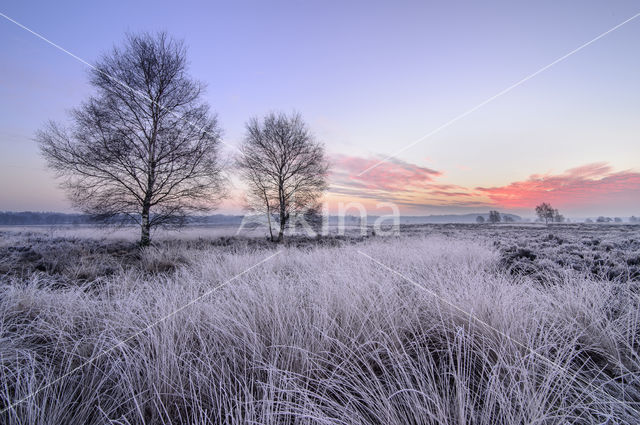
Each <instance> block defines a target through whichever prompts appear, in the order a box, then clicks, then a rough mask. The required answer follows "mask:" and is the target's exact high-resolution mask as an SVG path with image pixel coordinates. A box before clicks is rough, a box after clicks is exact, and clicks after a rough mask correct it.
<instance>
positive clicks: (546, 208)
mask: <svg viewBox="0 0 640 425" xmlns="http://www.w3.org/2000/svg"><path fill="white" fill-rule="evenodd" d="M556 214H558V215H559V213H558V210H555V209H553V207H552V206H551V204H549V203H546V202H543V203H541V204H540V205H538V206H537V207H536V215H537V216H538V218H539V219H540V220H541V221H544V224H548V223H549V221H553V220H554V217H555V216H556Z"/></svg>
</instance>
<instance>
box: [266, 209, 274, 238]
mask: <svg viewBox="0 0 640 425" xmlns="http://www.w3.org/2000/svg"><path fill="white" fill-rule="evenodd" d="M267 221H268V222H269V237H270V240H271V242H273V229H272V228H271V208H269V204H267Z"/></svg>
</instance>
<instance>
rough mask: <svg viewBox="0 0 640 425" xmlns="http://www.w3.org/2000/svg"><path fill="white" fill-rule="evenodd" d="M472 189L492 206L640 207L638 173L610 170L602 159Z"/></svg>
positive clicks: (514, 207)
mask: <svg viewBox="0 0 640 425" xmlns="http://www.w3.org/2000/svg"><path fill="white" fill-rule="evenodd" d="M476 190H477V191H479V192H481V193H483V194H486V195H487V196H488V197H489V199H491V201H492V202H494V203H495V204H496V205H499V206H501V207H504V208H512V209H525V208H533V207H534V206H535V205H537V204H539V203H540V202H550V203H552V204H553V205H554V206H557V207H558V208H566V209H571V210H576V209H579V208H585V207H591V208H593V207H597V206H602V207H603V209H604V207H605V206H613V207H614V208H619V207H622V206H626V207H634V206H637V207H639V208H640V173H638V172H636V171H632V170H624V171H617V172H614V171H613V168H612V167H611V166H610V165H609V164H607V163H604V162H600V163H593V164H587V165H584V166H581V167H577V168H571V169H569V170H567V171H565V172H564V173H561V174H555V175H553V174H543V175H539V174H534V175H532V176H530V177H529V178H528V179H527V180H524V181H518V182H512V183H510V184H508V185H505V186H499V187H489V188H485V187H477V188H476ZM612 204H613V205H612Z"/></svg>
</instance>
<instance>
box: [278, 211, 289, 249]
mask: <svg viewBox="0 0 640 425" xmlns="http://www.w3.org/2000/svg"><path fill="white" fill-rule="evenodd" d="M286 223H287V222H286V220H285V218H284V215H283V214H280V231H279V232H278V242H282V240H283V239H284V227H285V225H286Z"/></svg>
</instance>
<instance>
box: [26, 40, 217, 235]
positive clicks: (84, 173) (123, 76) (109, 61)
mask: <svg viewBox="0 0 640 425" xmlns="http://www.w3.org/2000/svg"><path fill="white" fill-rule="evenodd" d="M90 82H91V85H92V86H93V87H94V88H95V91H96V93H95V95H94V96H92V97H91V98H89V100H87V101H86V102H85V103H83V104H82V105H81V106H80V107H79V108H77V109H75V110H74V111H73V112H72V116H71V118H72V123H73V124H72V125H71V126H70V127H69V128H64V127H62V126H60V125H58V124H56V123H53V122H51V123H49V125H48V126H47V127H46V128H45V129H44V130H42V131H40V132H39V133H38V135H37V140H38V142H39V144H40V148H41V152H42V154H43V155H44V157H45V158H46V160H47V162H48V165H49V166H50V168H52V169H53V170H54V171H55V172H56V173H57V175H58V177H60V178H62V186H63V187H64V188H65V189H66V191H67V193H68V195H69V198H70V199H71V201H72V202H73V204H74V206H75V207H77V208H79V209H80V210H82V211H84V212H85V213H88V214H91V215H93V216H96V217H98V218H101V219H104V220H110V221H113V220H114V219H115V218H118V217H128V220H135V221H136V222H137V223H139V225H140V227H141V237H140V243H141V245H143V246H144V245H148V244H149V242H150V230H151V229H152V228H153V227H155V226H166V225H180V224H182V223H183V222H184V218H185V216H186V214H189V213H194V212H201V211H207V210H210V209H213V208H214V207H215V206H216V205H217V203H218V201H219V200H220V199H221V198H222V197H223V195H224V184H223V182H224V179H223V177H222V173H221V171H222V170H221V165H220V160H219V145H220V143H221V131H220V129H219V127H218V123H217V119H216V117H215V115H214V114H212V113H210V110H209V106H208V105H207V104H206V103H205V102H203V101H202V93H203V89H204V87H203V85H202V84H201V83H199V82H197V81H194V80H193V79H191V78H190V77H189V76H188V75H187V56H186V48H185V46H184V44H183V42H181V41H176V40H174V39H172V38H170V37H169V36H167V35H166V34H165V33H159V34H141V35H129V36H128V37H127V39H126V42H125V44H124V46H123V47H120V48H118V47H116V48H114V49H113V51H112V52H111V53H109V54H107V55H104V56H103V57H102V58H101V59H100V60H99V61H98V63H97V64H96V65H95V69H92V70H91V71H90Z"/></svg>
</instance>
